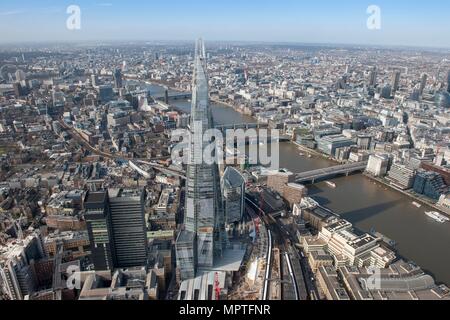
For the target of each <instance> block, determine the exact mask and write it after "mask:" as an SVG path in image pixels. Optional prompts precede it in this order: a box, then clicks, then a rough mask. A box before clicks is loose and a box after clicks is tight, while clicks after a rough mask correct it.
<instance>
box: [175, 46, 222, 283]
mask: <svg viewBox="0 0 450 320" xmlns="http://www.w3.org/2000/svg"><path fill="white" fill-rule="evenodd" d="M212 126H213V120H212V114H211V110H210V106H209V92H208V75H207V61H206V55H205V46H204V43H203V41H202V40H198V41H197V43H196V48H195V60H194V75H193V85H192V110H191V122H190V131H191V135H190V141H189V143H190V145H189V163H188V165H187V173H186V178H187V181H186V204H185V215H184V229H183V230H182V231H181V232H180V235H179V236H178V239H177V244H176V250H177V266H178V268H179V269H180V274H181V279H182V280H186V279H190V278H193V277H194V276H195V273H196V270H197V269H204V270H207V269H208V268H212V267H213V266H214V258H216V257H220V256H221V255H222V250H223V246H224V243H225V239H224V237H225V228H224V212H223V207H222V197H221V191H220V190H221V189H220V176H219V167H218V164H217V161H215V163H214V164H208V163H207V162H206V161H205V160H204V159H203V152H204V150H205V148H206V146H208V145H210V144H211V142H212V141H208V139H206V141H205V139H203V133H204V132H205V131H206V130H208V129H211V128H212Z"/></svg>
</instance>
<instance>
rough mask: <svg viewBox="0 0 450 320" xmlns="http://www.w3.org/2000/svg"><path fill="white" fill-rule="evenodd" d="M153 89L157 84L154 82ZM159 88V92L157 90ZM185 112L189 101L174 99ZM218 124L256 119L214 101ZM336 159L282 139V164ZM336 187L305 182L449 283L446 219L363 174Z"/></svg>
mask: <svg viewBox="0 0 450 320" xmlns="http://www.w3.org/2000/svg"><path fill="white" fill-rule="evenodd" d="M152 91H153V92H152V94H155V91H157V92H158V93H160V92H161V88H156V87H154V86H152ZM158 93H157V94H158ZM172 103H173V104H174V105H175V106H177V107H178V108H180V109H182V110H184V111H186V112H189V111H190V107H191V106H190V102H189V101H183V100H178V101H174V102H172ZM212 113H213V118H214V122H215V124H216V125H223V124H233V123H254V122H255V119H253V118H252V117H249V116H245V115H242V114H240V113H238V112H237V111H235V110H233V109H232V108H229V107H227V106H224V105H221V104H217V103H213V104H212ZM332 165H334V163H333V162H331V161H329V160H327V159H325V158H321V157H312V158H308V157H307V156H304V155H302V154H301V151H300V150H299V149H298V148H297V147H296V146H295V145H294V144H293V143H281V144H280V166H281V167H282V168H286V169H289V170H290V171H292V172H295V173H300V172H303V171H309V170H314V169H320V168H324V167H327V166H332ZM332 181H333V182H335V183H336V188H331V187H329V186H328V185H327V184H326V183H325V182H322V183H318V184H315V185H313V186H308V189H309V194H310V196H311V197H312V198H314V199H315V200H317V201H318V202H319V203H320V204H322V205H323V206H326V207H328V208H330V209H331V210H333V211H335V212H336V213H338V214H340V215H341V216H342V217H343V218H344V219H346V220H348V221H350V222H351V223H353V225H354V226H355V227H356V228H357V229H359V230H361V231H364V232H370V231H371V230H372V229H375V230H376V231H378V232H380V233H382V234H384V235H385V236H387V237H388V238H390V239H392V240H394V241H395V242H396V243H397V246H396V249H397V250H398V254H399V255H400V256H401V257H403V258H404V259H406V260H411V261H413V262H415V263H416V264H418V265H419V266H420V267H422V268H423V269H424V270H425V271H426V272H428V273H430V274H431V275H433V276H434V277H435V279H436V281H437V282H438V283H445V284H447V285H450V250H449V247H450V223H445V224H440V223H437V222H435V221H434V220H432V219H431V218H428V217H427V216H426V215H425V211H430V210H433V209H431V208H428V207H426V206H422V207H421V208H417V207H415V206H414V205H413V204H412V200H411V199H410V198H408V197H406V196H405V195H403V194H401V193H399V192H397V191H395V190H392V189H390V188H387V187H386V186H384V185H380V184H377V183H375V182H374V181H372V180H370V179H369V178H367V177H365V176H364V175H362V174H357V175H351V176H349V177H338V178H336V179H333V180H332Z"/></svg>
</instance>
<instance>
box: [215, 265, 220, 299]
mask: <svg viewBox="0 0 450 320" xmlns="http://www.w3.org/2000/svg"><path fill="white" fill-rule="evenodd" d="M214 291H215V293H216V301H219V300H220V293H221V290H220V281H219V273H218V272H216V274H215V276H214Z"/></svg>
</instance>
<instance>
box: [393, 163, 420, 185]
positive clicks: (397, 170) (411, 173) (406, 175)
mask: <svg viewBox="0 0 450 320" xmlns="http://www.w3.org/2000/svg"><path fill="white" fill-rule="evenodd" d="M415 176H416V171H415V170H414V169H412V168H409V167H407V166H405V165H401V164H398V163H396V164H393V165H392V167H391V170H390V171H389V175H388V178H387V179H388V180H389V181H390V183H391V185H393V186H394V187H396V188H399V189H402V190H408V189H411V188H412V186H413V183H414V178H415Z"/></svg>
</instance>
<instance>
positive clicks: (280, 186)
mask: <svg viewBox="0 0 450 320" xmlns="http://www.w3.org/2000/svg"><path fill="white" fill-rule="evenodd" d="M294 179H295V175H294V174H293V173H292V172H290V171H289V170H287V169H280V170H274V171H269V173H268V176H267V187H269V188H271V189H272V190H274V191H276V192H278V193H279V194H280V195H283V194H284V189H285V188H286V186H287V184H288V183H292V182H294Z"/></svg>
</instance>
